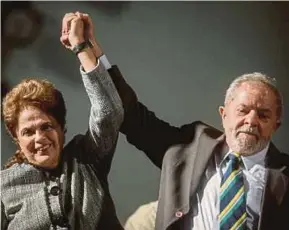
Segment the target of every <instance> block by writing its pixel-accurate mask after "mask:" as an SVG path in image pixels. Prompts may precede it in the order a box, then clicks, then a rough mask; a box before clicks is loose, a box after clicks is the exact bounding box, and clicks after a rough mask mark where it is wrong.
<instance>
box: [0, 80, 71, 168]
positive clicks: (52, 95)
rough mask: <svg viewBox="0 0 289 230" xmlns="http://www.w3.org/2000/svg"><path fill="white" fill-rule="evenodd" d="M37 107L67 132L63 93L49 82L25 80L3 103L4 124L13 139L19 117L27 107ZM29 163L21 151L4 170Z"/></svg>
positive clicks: (8, 94)
mask: <svg viewBox="0 0 289 230" xmlns="http://www.w3.org/2000/svg"><path fill="white" fill-rule="evenodd" d="M30 106H33V107H36V108H38V109H40V110H41V111H43V112H44V113H46V114H48V115H50V116H52V117H53V118H54V119H55V120H56V121H57V122H58V124H59V125H60V127H61V128H62V130H63V131H64V132H65V131H66V128H65V124H66V107H65V102H64V99H63V96H62V93H61V92H60V91H59V90H58V89H56V88H55V86H54V85H53V84H52V83H51V82H49V81H47V80H38V79H24V80H22V81H21V82H20V83H19V84H18V85H16V86H15V87H14V88H13V89H12V90H11V91H10V92H8V93H7V94H6V96H5V98H4V99H3V102H2V112H3V113H2V114H3V119H4V124H5V126H6V129H7V130H8V132H9V134H10V135H11V136H12V138H13V139H15V138H17V137H16V132H15V131H16V128H17V126H18V117H19V114H20V113H21V111H23V110H24V109H25V108H27V107H30ZM23 162H27V160H26V159H25V156H24V154H23V153H22V152H21V150H19V149H18V150H17V151H16V152H15V154H14V155H13V156H12V157H11V158H10V159H9V160H8V162H7V163H6V165H5V166H4V168H9V167H10V166H12V165H13V164H15V163H23Z"/></svg>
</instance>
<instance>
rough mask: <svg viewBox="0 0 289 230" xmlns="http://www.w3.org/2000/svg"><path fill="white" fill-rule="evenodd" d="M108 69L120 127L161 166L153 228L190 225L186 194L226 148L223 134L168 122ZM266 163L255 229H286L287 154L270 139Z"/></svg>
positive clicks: (186, 228)
mask: <svg viewBox="0 0 289 230" xmlns="http://www.w3.org/2000/svg"><path fill="white" fill-rule="evenodd" d="M109 73H110V75H111V77H112V79H113V81H114V84H115V86H116V88H117V90H118V92H119V94H120V97H121V98H122V101H123V106H124V110H125V119H124V123H123V125H122V127H121V132H122V133H123V134H124V135H126V138H127V140H128V142H129V143H131V144H132V145H134V146H135V147H136V148H138V149H139V150H141V151H143V152H145V154H146V155H147V156H148V157H149V158H150V160H151V161H152V162H153V163H154V164H155V165H156V166H157V167H159V168H161V169H162V171H161V182H160V191H159V204H158V211H157V218H156V230H172V229H174V230H176V229H180V230H191V225H190V221H191V216H190V215H189V214H190V207H192V205H193V204H192V202H193V200H192V199H191V198H193V197H194V195H195V193H196V191H197V189H198V185H199V183H200V181H201V180H202V179H203V178H204V177H206V176H207V175H209V173H210V171H212V170H211V169H210V168H209V167H208V163H209V161H210V160H211V159H212V156H213V155H214V154H221V156H222V155H224V154H226V152H227V151H228V147H227V145H226V143H225V137H224V134H223V133H222V132H221V131H219V130H217V129H215V128H213V127H210V126H209V125H206V124H204V123H202V122H199V121H197V122H193V123H191V124H187V125H184V126H182V127H174V126H171V125H170V124H169V123H167V122H164V121H162V120H160V119H158V118H157V117H156V116H155V114H154V113H153V112H151V111H149V110H148V109H147V108H146V107H145V106H144V105H143V104H142V103H140V102H139V101H138V99H137V96H136V94H135V92H134V91H133V90H132V88H131V87H130V86H129V85H128V84H127V83H126V82H125V80H124V79H123V77H122V75H121V73H120V71H119V70H118V68H117V67H116V66H113V67H112V68H111V69H110V70H109ZM266 168H267V169H268V174H267V178H266V186H265V192H264V193H263V199H262V204H261V214H260V219H259V227H258V229H260V230H265V229H266V230H267V229H268V230H272V229H273V230H275V229H276V230H280V229H289V156H288V155H287V154H284V153H280V152H279V151H278V150H277V148H276V147H275V146H274V145H273V144H272V143H270V147H269V150H268V153H267V156H266ZM200 230H202V229H200Z"/></svg>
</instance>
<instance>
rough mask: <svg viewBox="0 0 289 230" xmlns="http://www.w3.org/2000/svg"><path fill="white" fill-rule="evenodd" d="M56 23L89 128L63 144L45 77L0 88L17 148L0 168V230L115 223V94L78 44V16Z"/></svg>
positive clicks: (54, 94) (118, 109) (118, 117)
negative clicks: (78, 78)
mask: <svg viewBox="0 0 289 230" xmlns="http://www.w3.org/2000/svg"><path fill="white" fill-rule="evenodd" d="M63 23H64V24H67V25H69V31H66V32H65V34H66V35H67V36H66V38H65V39H64V40H65V41H63V40H62V42H65V46H66V47H67V48H69V49H71V50H73V51H75V50H76V52H77V56H78V58H79V60H80V63H81V66H82V68H81V75H82V79H83V83H84V86H85V89H86V91H87V94H88V96H89V99H90V102H91V112H90V117H89V128H88V131H87V133H86V134H85V135H77V136H75V137H74V138H73V139H72V140H71V141H70V142H69V143H68V144H67V145H66V146H65V147H63V144H64V139H65V138H64V134H65V115H66V109H65V104H64V100H63V97H62V94H61V92H60V91H58V90H57V89H56V88H55V87H54V86H53V85H52V84H51V83H50V82H48V81H45V80H36V79H26V80H24V81H22V82H21V83H20V84H18V85H17V86H16V87H15V88H13V89H12V90H11V91H10V92H9V93H8V94H7V96H6V97H5V99H4V100H3V106H2V108H3V116H4V122H5V125H6V127H7V130H8V131H9V133H10V134H11V136H12V138H13V139H14V141H15V143H16V144H17V146H18V148H19V150H18V151H17V152H16V154H15V155H14V156H13V157H12V159H11V160H10V161H9V162H8V163H7V164H6V169H5V170H3V171H1V209H2V210H1V213H2V214H1V215H2V216H1V222H2V223H1V228H2V229H21V230H25V229H27V230H28V229H29V230H33V229H41V230H42V229H85V230H89V229H103V230H105V229H110V230H114V229H123V228H122V227H121V225H120V223H119V221H118V219H117V217H116V213H115V208H114V204H113V201H112V199H111V196H110V193H109V188H108V181H107V176H108V172H109V169H110V165H111V160H112V156H113V152H114V150H115V146H116V142H117V137H118V130H119V127H120V124H121V122H122V119H123V109H122V104H121V100H120V98H119V96H118V94H117V91H116V89H115V88H114V85H113V83H112V81H111V79H110V77H109V74H108V72H107V71H106V70H105V68H104V66H103V65H102V63H101V62H100V61H98V57H99V55H100V54H101V50H100V48H99V47H98V46H97V45H96V46H94V47H93V48H91V47H89V46H83V44H84V41H85V40H84V23H83V21H82V19H81V17H80V15H79V14H72V13H70V14H66V15H65V16H64V18H63ZM81 44H82V48H81V47H80V46H81ZM96 57H97V58H96Z"/></svg>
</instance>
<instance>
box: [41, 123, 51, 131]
mask: <svg viewBox="0 0 289 230" xmlns="http://www.w3.org/2000/svg"><path fill="white" fill-rule="evenodd" d="M41 129H42V130H43V131H50V130H52V129H53V126H52V125H51V124H44V125H42V127H41Z"/></svg>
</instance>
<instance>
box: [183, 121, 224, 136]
mask: <svg viewBox="0 0 289 230" xmlns="http://www.w3.org/2000/svg"><path fill="white" fill-rule="evenodd" d="M181 131H182V132H183V133H185V134H188V135H187V136H190V135H189V134H192V133H193V134H194V138H198V137H200V136H201V135H203V134H204V135H205V136H207V137H210V138H213V139H217V138H219V137H220V136H222V135H223V132H222V131H221V130H219V129H217V128H215V127H213V126H212V125H209V124H207V123H204V122H203V121H199V120H198V121H194V122H192V123H190V124H186V125H183V126H182V127H181ZM192 139H193V138H192Z"/></svg>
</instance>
